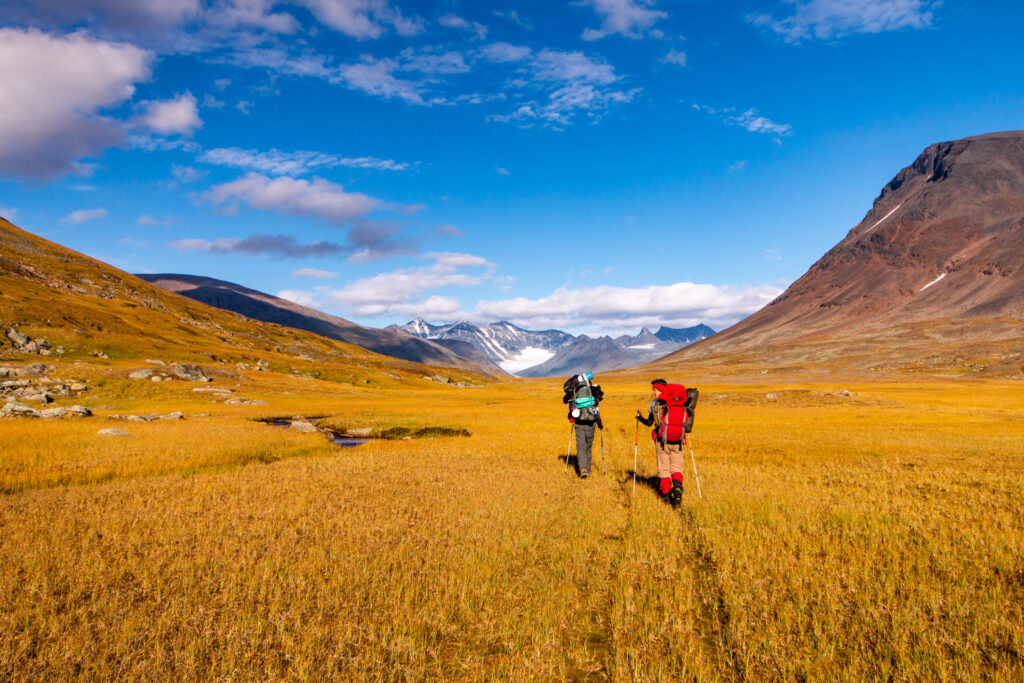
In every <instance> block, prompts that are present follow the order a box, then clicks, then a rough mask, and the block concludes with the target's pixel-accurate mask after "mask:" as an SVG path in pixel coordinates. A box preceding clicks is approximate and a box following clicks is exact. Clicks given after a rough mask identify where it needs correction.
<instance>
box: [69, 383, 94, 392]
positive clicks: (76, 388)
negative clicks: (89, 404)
mask: <svg viewBox="0 0 1024 683" xmlns="http://www.w3.org/2000/svg"><path fill="white" fill-rule="evenodd" d="M88 388H89V387H87V386H85V385H84V384H82V383H81V382H75V383H74V384H72V385H71V386H69V387H68V389H70V390H71V391H86V390H87V389H88Z"/></svg>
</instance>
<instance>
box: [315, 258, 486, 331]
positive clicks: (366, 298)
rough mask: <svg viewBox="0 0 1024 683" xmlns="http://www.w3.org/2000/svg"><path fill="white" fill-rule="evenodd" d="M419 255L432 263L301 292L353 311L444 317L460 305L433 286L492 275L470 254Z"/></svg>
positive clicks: (458, 285)
mask: <svg viewBox="0 0 1024 683" xmlns="http://www.w3.org/2000/svg"><path fill="white" fill-rule="evenodd" d="M422 258H424V259H426V260H430V261H432V262H433V263H431V264H430V265H426V266H421V267H419V268H405V269H400V270H395V271H392V272H389V273H379V274H377V275H374V276H372V277H368V278H363V279H360V280H356V281H354V282H351V283H349V284H347V285H345V286H344V287H342V288H340V289H331V288H328V287H318V288H316V290H315V291H314V292H304V293H301V294H302V295H304V296H308V297H311V298H316V299H318V300H320V301H323V302H324V303H325V304H326V305H328V306H333V307H341V308H344V309H346V310H351V311H352V313H353V314H354V315H358V316H365V317H374V316H379V315H385V314H399V315H420V314H422V315H424V316H432V317H440V318H443V317H446V316H448V315H452V314H454V313H456V312H457V311H459V310H460V309H461V306H460V304H459V302H458V301H456V300H455V299H453V298H451V297H448V296H443V295H440V294H431V293H430V292H434V291H435V290H440V289H451V288H465V287H474V286H477V285H480V284H483V283H484V282H486V281H488V280H491V279H493V278H494V271H495V269H496V266H495V265H494V264H493V263H491V262H489V261H488V260H487V259H485V258H482V257H480V256H475V255H473V254H461V253H454V252H433V253H430V254H425V255H424V256H423V257H422Z"/></svg>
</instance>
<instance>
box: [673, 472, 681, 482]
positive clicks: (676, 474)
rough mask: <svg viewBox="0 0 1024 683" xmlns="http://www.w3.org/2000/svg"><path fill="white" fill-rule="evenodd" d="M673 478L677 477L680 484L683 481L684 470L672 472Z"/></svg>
mask: <svg viewBox="0 0 1024 683" xmlns="http://www.w3.org/2000/svg"><path fill="white" fill-rule="evenodd" d="M672 478H673V479H675V480H676V481H678V482H679V483H680V484H682V483H683V473H682V472H673V473H672Z"/></svg>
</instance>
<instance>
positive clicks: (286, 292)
mask: <svg viewBox="0 0 1024 683" xmlns="http://www.w3.org/2000/svg"><path fill="white" fill-rule="evenodd" d="M277 296H278V298H281V299H285V300H287V301H291V302H292V303H296V304H298V305H300V306H305V307H306V308H312V309H315V310H320V309H321V308H323V304H321V303H320V301H319V300H317V298H316V297H315V296H314V295H312V294H310V293H309V292H303V291H300V290H297V289H282V290H281V291H280V292H278V293H277Z"/></svg>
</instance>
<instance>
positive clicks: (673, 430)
mask: <svg viewBox="0 0 1024 683" xmlns="http://www.w3.org/2000/svg"><path fill="white" fill-rule="evenodd" d="M698 395H699V392H698V391H697V389H694V388H690V389H687V388H686V387H684V386H683V385H682V384H669V383H668V382H666V381H665V380H663V379H656V380H653V381H652V382H651V404H650V408H649V411H648V413H647V417H643V416H642V415H641V414H640V411H639V410H638V411H636V419H637V421H638V422H640V423H642V424H644V425H645V426H647V427H650V426H652V425H653V426H654V429H653V430H652V431H651V438H652V439H653V440H654V452H655V454H656V456H657V460H658V479H659V480H660V489H661V496H662V498H664V499H665V500H666V501H667V502H669V503H670V504H671V505H672V507H679V505H680V504H681V503H682V502H683V464H684V459H683V444H685V443H686V435H687V434H688V433H689V432H690V430H691V429H693V416H694V410H695V409H696V407H697V397H698ZM691 456H692V453H691ZM634 469H635V468H634ZM693 472H694V477H696V475H697V465H696V463H695V464H694V466H693ZM634 476H636V475H635V473H634ZM697 485H698V486H700V484H699V482H698V484H697Z"/></svg>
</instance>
